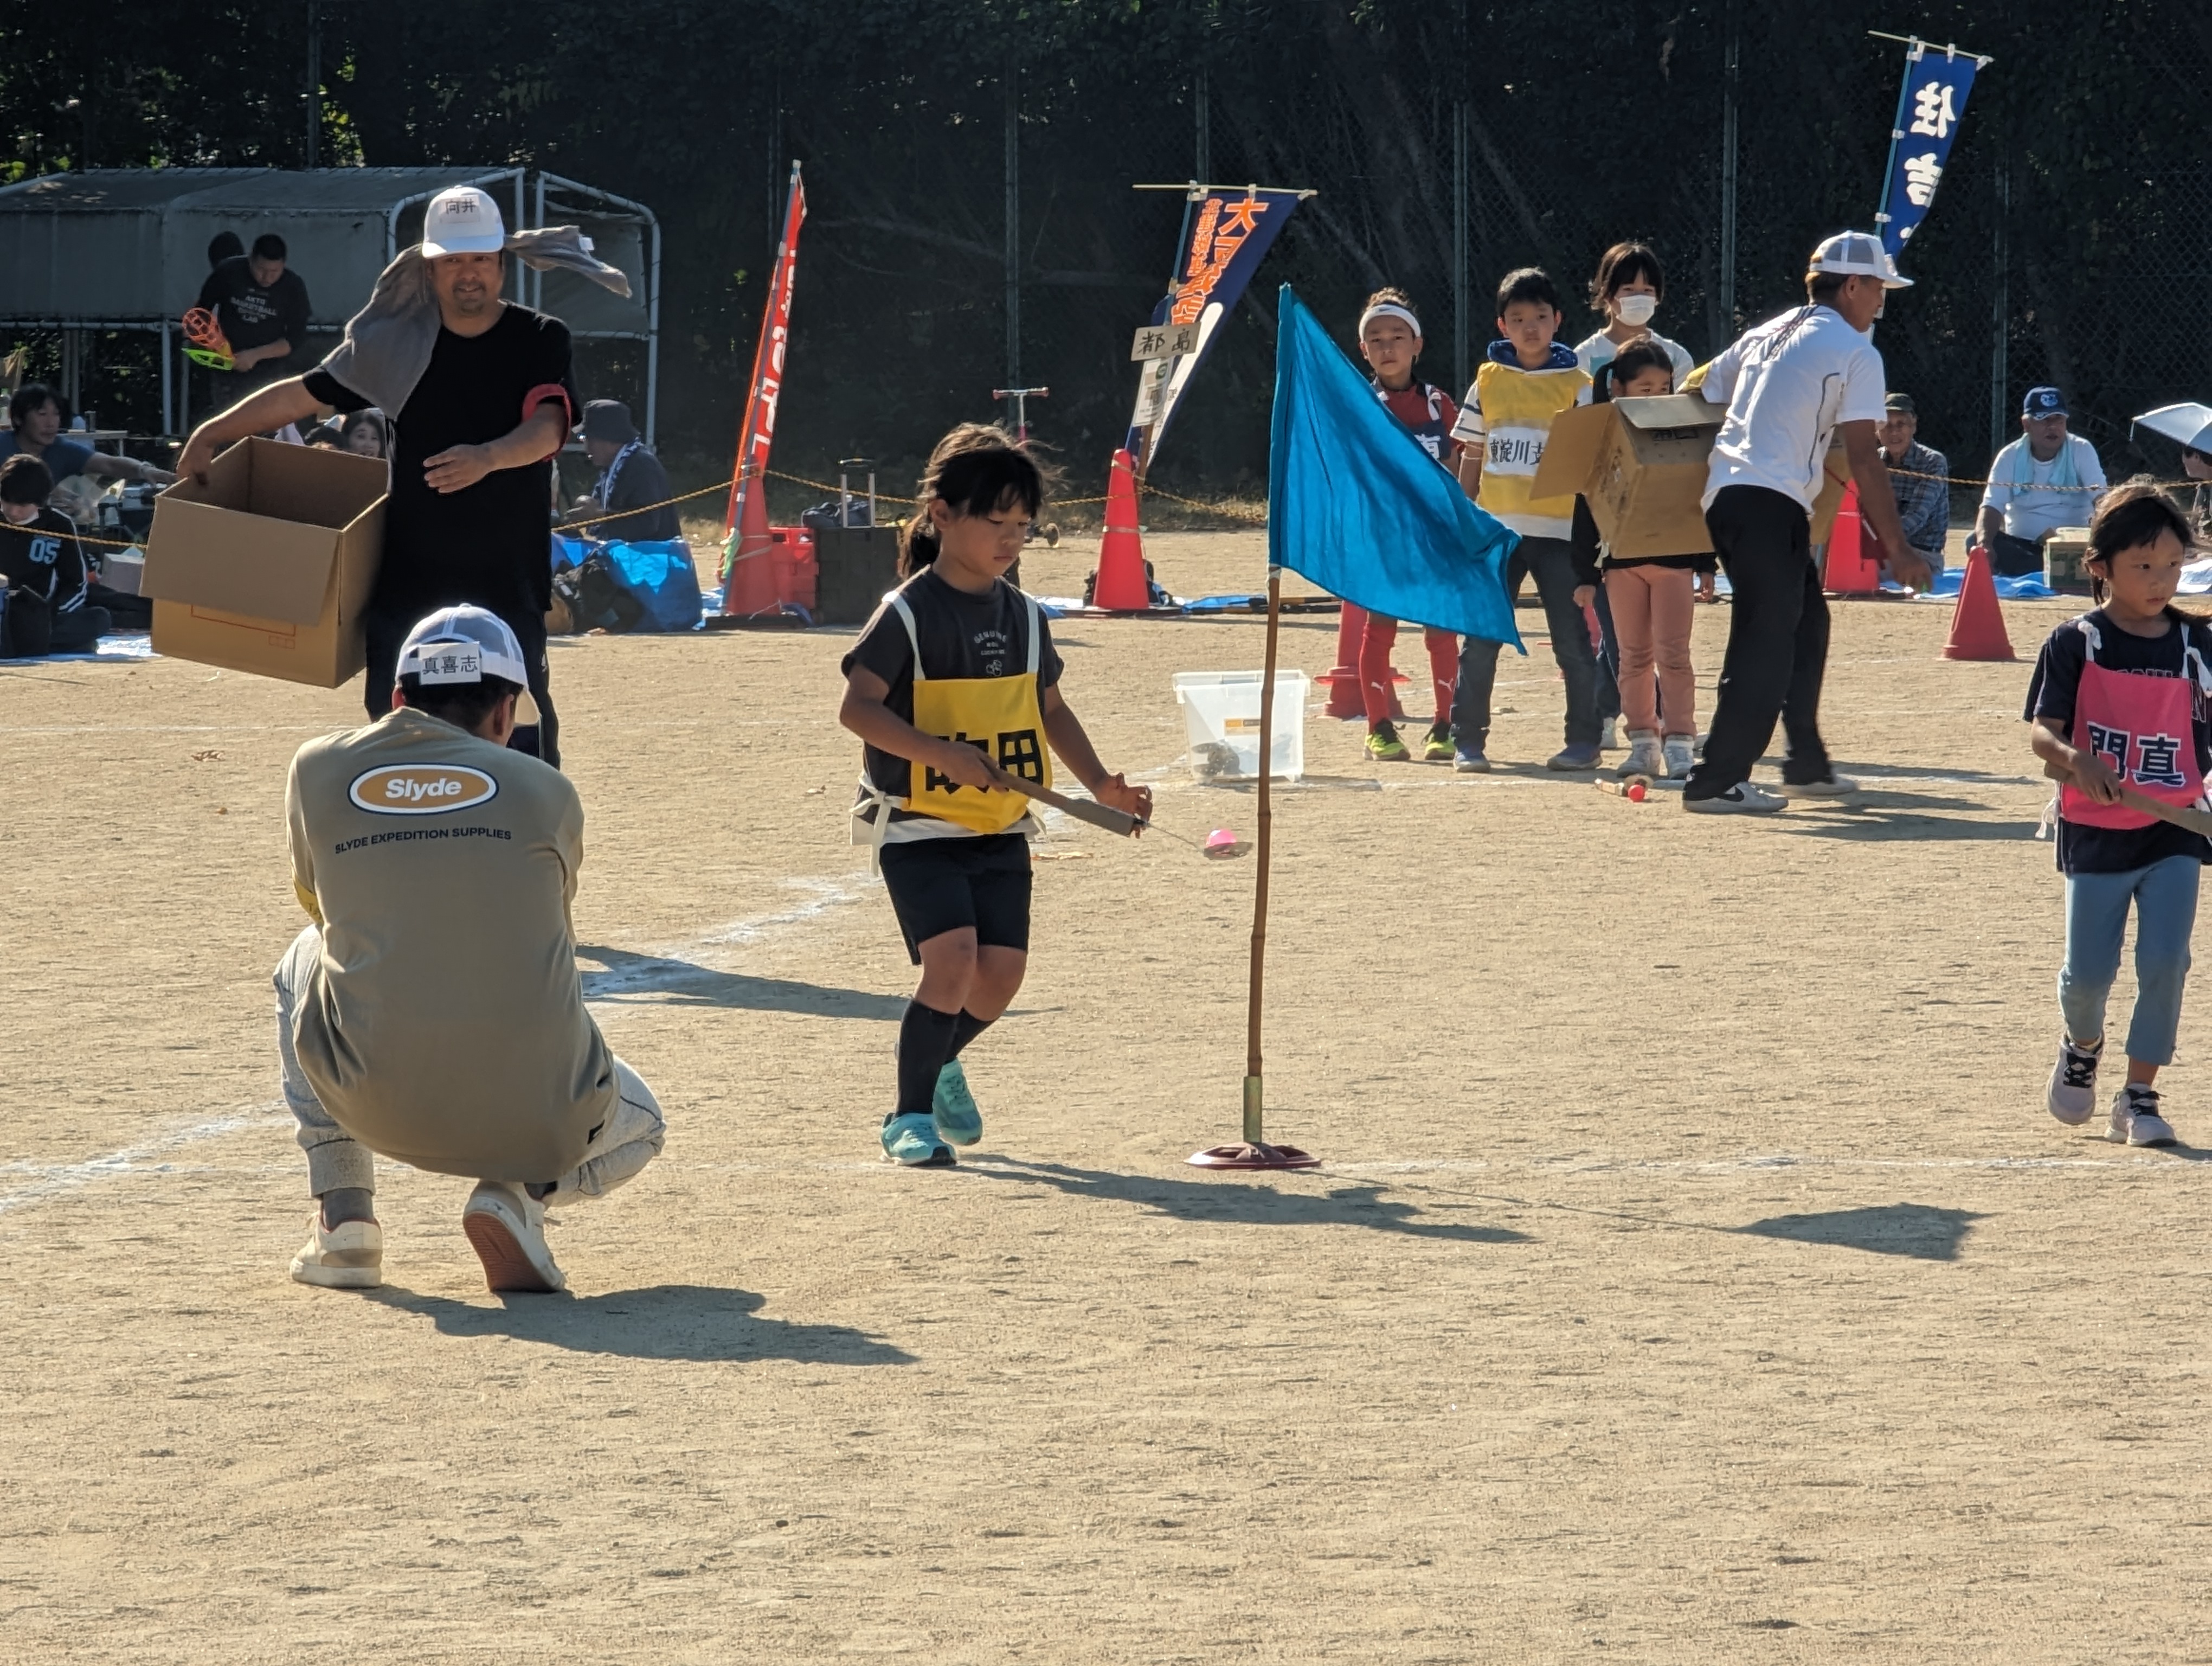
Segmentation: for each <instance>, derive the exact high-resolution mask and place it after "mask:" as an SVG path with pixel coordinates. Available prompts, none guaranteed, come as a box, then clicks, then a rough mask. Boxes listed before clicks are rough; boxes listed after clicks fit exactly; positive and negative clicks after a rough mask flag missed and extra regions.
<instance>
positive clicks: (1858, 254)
mask: <svg viewBox="0 0 2212 1666" xmlns="http://www.w3.org/2000/svg"><path fill="white" fill-rule="evenodd" d="M1806 270H1807V271H1815V272H1834V273H1837V274H1838V275H1839V276H1841V277H1878V278H1880V279H1881V287H1882V288H1883V289H1911V287H1912V280H1911V278H1909V277H1905V275H1904V274H1902V273H1901V272H1899V271H1898V270H1897V268H1896V266H1895V265H1894V264H1892V262H1891V260H1890V258H1889V252H1888V251H1887V250H1886V249H1884V248H1883V247H1882V246H1881V239H1880V238H1879V237H1876V236H1875V234H1873V233H1872V232H1870V231H1839V232H1838V233H1837V234H1835V235H1834V236H1833V237H1831V238H1829V239H1828V240H1826V242H1824V243H1822V244H1821V245H1820V247H1819V248H1817V249H1815V250H1814V251H1813V264H1811V265H1810V266H1808V268H1807V269H1806Z"/></svg>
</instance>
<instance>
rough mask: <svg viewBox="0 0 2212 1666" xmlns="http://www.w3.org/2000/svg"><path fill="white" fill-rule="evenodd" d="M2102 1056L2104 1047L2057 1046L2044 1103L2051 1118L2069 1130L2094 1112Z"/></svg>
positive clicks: (2101, 1044) (2087, 1118) (2079, 1124)
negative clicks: (2055, 1061) (2098, 1067)
mask: <svg viewBox="0 0 2212 1666" xmlns="http://www.w3.org/2000/svg"><path fill="white" fill-rule="evenodd" d="M2104 1056H2105V1043H2102V1042H2101V1041H2100V1042H2099V1043H2097V1044H2096V1045H2095V1046H2094V1047H2076V1046H2075V1045H2074V1043H2072V1042H2071V1041H2061V1042H2060V1043H2058V1062H2057V1064H2055V1065H2053V1066H2051V1085H2050V1087H2049V1088H2047V1089H2046V1090H2045V1092H2044V1096H2043V1103H2044V1104H2046V1105H2048V1106H2049V1107H2050V1108H2051V1115H2052V1116H2056V1117H2057V1119H2058V1120H2059V1121H2060V1122H2063V1123H2065V1124H2066V1126H2067V1127H2068V1128H2080V1127H2081V1124H2082V1123H2084V1122H2087V1121H2088V1120H2089V1116H2090V1114H2091V1113H2092V1112H2093V1111H2094V1110H2096V1109H2097V1061H2098V1060H2100V1059H2101V1058H2103V1057H2104Z"/></svg>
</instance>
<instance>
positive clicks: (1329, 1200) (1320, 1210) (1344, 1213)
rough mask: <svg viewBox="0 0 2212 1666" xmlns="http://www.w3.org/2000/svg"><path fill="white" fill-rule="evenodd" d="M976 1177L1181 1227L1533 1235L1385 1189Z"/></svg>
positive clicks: (1007, 1168) (1457, 1236)
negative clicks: (1433, 1212)
mask: <svg viewBox="0 0 2212 1666" xmlns="http://www.w3.org/2000/svg"><path fill="white" fill-rule="evenodd" d="M963 1166H965V1167H966V1168H967V1169H968V1171H969V1173H971V1174H980V1175H987V1176H989V1177H992V1178H993V1179H996V1180H1025V1181H1029V1182H1030V1183H1034V1184H1037V1185H1043V1186H1049V1187H1051V1188H1053V1189H1054V1190H1055V1191H1060V1192H1065V1193H1066V1195H1068V1196H1070V1197H1080V1198H1091V1199H1094V1200H1096V1201H1101V1202H1106V1203H1133V1204H1136V1205H1138V1206H1139V1207H1142V1208H1146V1209H1151V1210H1152V1211H1153V1212H1155V1213H1158V1214H1164V1215H1171V1216H1173V1217H1174V1218H1175V1219H1177V1220H1237V1221H1249V1222H1251V1223H1252V1224H1254V1225H1262V1226H1366V1227H1370V1228H1372V1229H1373V1230H1375V1231H1378V1232H1402V1233H1404V1234H1405V1235H1406V1236H1407V1237H1421V1238H1442V1239H1445V1240H1447V1241H1449V1242H1451V1243H1527V1242H1528V1234H1527V1233H1525V1232H1516V1231H1513V1230H1512V1229H1511V1228H1510V1227H1504V1226H1471V1225H1462V1224H1460V1223H1458V1222H1456V1221H1447V1220H1428V1219H1419V1218H1418V1217H1419V1215H1420V1211H1419V1209H1418V1208H1416V1207H1414V1206H1413V1204H1410V1203H1401V1202H1399V1201H1397V1200H1395V1198H1385V1197H1383V1195H1382V1190H1383V1189H1382V1188H1381V1187H1380V1186H1340V1187H1337V1188H1335V1189H1334V1190H1331V1191H1328V1192H1320V1193H1314V1192H1287V1191H1278V1190H1276V1189H1275V1188H1274V1187H1273V1186H1269V1185H1264V1184H1257V1185H1255V1184H1254V1183H1250V1182H1249V1181H1241V1180H1171V1179H1166V1178H1163V1177H1155V1176H1152V1175H1142V1174H1115V1173H1112V1172H1110V1171H1109V1170H1102V1169H1077V1168H1070V1167H1069V1166H1068V1165H1066V1164H1064V1163H1018V1162H1014V1161H1012V1160H1009V1159H1007V1158H987V1159H985V1160H983V1161H981V1162H975V1163H969V1164H964V1165H963Z"/></svg>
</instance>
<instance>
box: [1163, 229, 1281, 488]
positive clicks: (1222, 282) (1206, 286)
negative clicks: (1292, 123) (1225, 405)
mask: <svg viewBox="0 0 2212 1666" xmlns="http://www.w3.org/2000/svg"><path fill="white" fill-rule="evenodd" d="M1312 194H1313V193H1312V192H1309V191H1274V190H1267V191H1263V190H1261V189H1260V188H1259V187H1257V186H1255V185H1247V186H1246V187H1244V188H1243V190H1242V191H1239V190H1236V189H1234V188H1217V187H1202V188H1200V189H1196V190H1194V191H1193V192H1191V194H1190V197H1189V198H1188V206H1187V207H1186V208H1185V209H1184V210H1183V219H1182V225H1183V229H1182V238H1181V240H1180V245H1179V246H1180V252H1179V254H1178V256H1177V258H1176V271H1175V276H1174V278H1173V283H1174V288H1172V289H1170V290H1169V291H1168V293H1167V295H1166V297H1165V298H1164V299H1163V300H1162V301H1161V302H1160V304H1159V305H1158V307H1154V308H1153V309H1152V325H1154V326H1155V328H1156V329H1159V330H1161V331H1163V332H1164V334H1163V339H1164V340H1168V341H1170V342H1171V343H1172V344H1173V345H1175V346H1176V347H1182V345H1183V344H1184V343H1185V342H1186V341H1188V339H1189V337H1188V334H1187V333H1183V332H1181V331H1177V328H1176V327H1177V326H1194V327H1195V329H1196V331H1197V339H1196V344H1195V345H1194V346H1190V347H1189V348H1188V350H1184V351H1178V352H1170V353H1168V354H1166V355H1165V356H1158V357H1152V356H1147V357H1146V358H1145V359H1144V370H1143V373H1142V374H1141V375H1139V378H1138V380H1137V405H1136V409H1135V410H1134V411H1133V412H1132V413H1131V414H1130V417H1129V436H1128V439H1127V442H1126V443H1127V448H1128V452H1129V454H1130V456H1132V457H1133V458H1135V459H1136V461H1137V473H1138V475H1139V477H1142V476H1143V474H1144V473H1145V471H1146V469H1148V468H1149V467H1150V466H1151V465H1152V458H1153V455H1154V453H1157V452H1158V449H1159V444H1160V437H1161V435H1164V433H1165V432H1166V431H1167V425H1168V418H1169V417H1171V416H1172V415H1174V414H1175V408H1176V404H1178V403H1179V402H1180V401H1181V400H1182V395H1183V390H1184V389H1185V388H1187V387H1188V386H1190V379H1191V376H1192V374H1194V372H1195V371H1196V370H1197V368H1198V367H1199V366H1200V364H1201V363H1203V362H1205V359H1206V350H1208V349H1209V348H1211V347H1212V345H1213V338H1214V336H1215V334H1216V333H1217V332H1218V330H1219V329H1220V325H1221V320H1222V319H1225V318H1226V317H1227V316H1228V315H1229V310H1230V308H1231V307H1234V306H1236V304H1237V301H1238V299H1239V298H1240V297H1241V296H1242V295H1243V293H1244V289H1245V286H1246V285H1247V284H1249V283H1251V281H1252V274H1253V273H1254V272H1255V271H1258V270H1259V267H1260V261H1261V258H1262V257H1263V256H1265V255H1266V254H1267V249H1268V246H1269V245H1271V244H1273V242H1274V240H1275V239H1276V237H1277V236H1278V235H1279V234H1281V232H1282V229H1283V227H1284V224H1285V222H1287V221H1288V220H1289V219H1290V217H1291V214H1292V212H1293V211H1295V210H1296V209H1297V205H1298V204H1299V203H1301V202H1302V201H1304V199H1305V198H1308V197H1310V196H1311V195H1312ZM1141 335H1142V332H1140V344H1139V352H1140V353H1142V352H1144V351H1145V350H1144V348H1143V346H1142V344H1141Z"/></svg>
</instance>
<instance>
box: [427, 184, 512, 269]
mask: <svg viewBox="0 0 2212 1666" xmlns="http://www.w3.org/2000/svg"><path fill="white" fill-rule="evenodd" d="M506 246H507V222H505V221H504V220H502V219H501V218H500V213H499V204H497V203H495V202H493V201H492V199H491V198H490V197H489V196H488V195H487V194H486V193H484V192H481V191H478V190H477V188H476V187H475V186H474V185H453V186H451V187H449V188H447V190H444V191H441V192H439V193H438V194H437V195H436V196H435V197H433V198H431V199H430V206H429V208H428V210H425V211H424V213H423V216H422V253H423V255H424V257H425V258H428V259H431V260H435V259H436V258H438V257H439V256H440V255H441V254H497V253H498V252H500V250H501V249H502V248H504V247H506Z"/></svg>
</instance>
